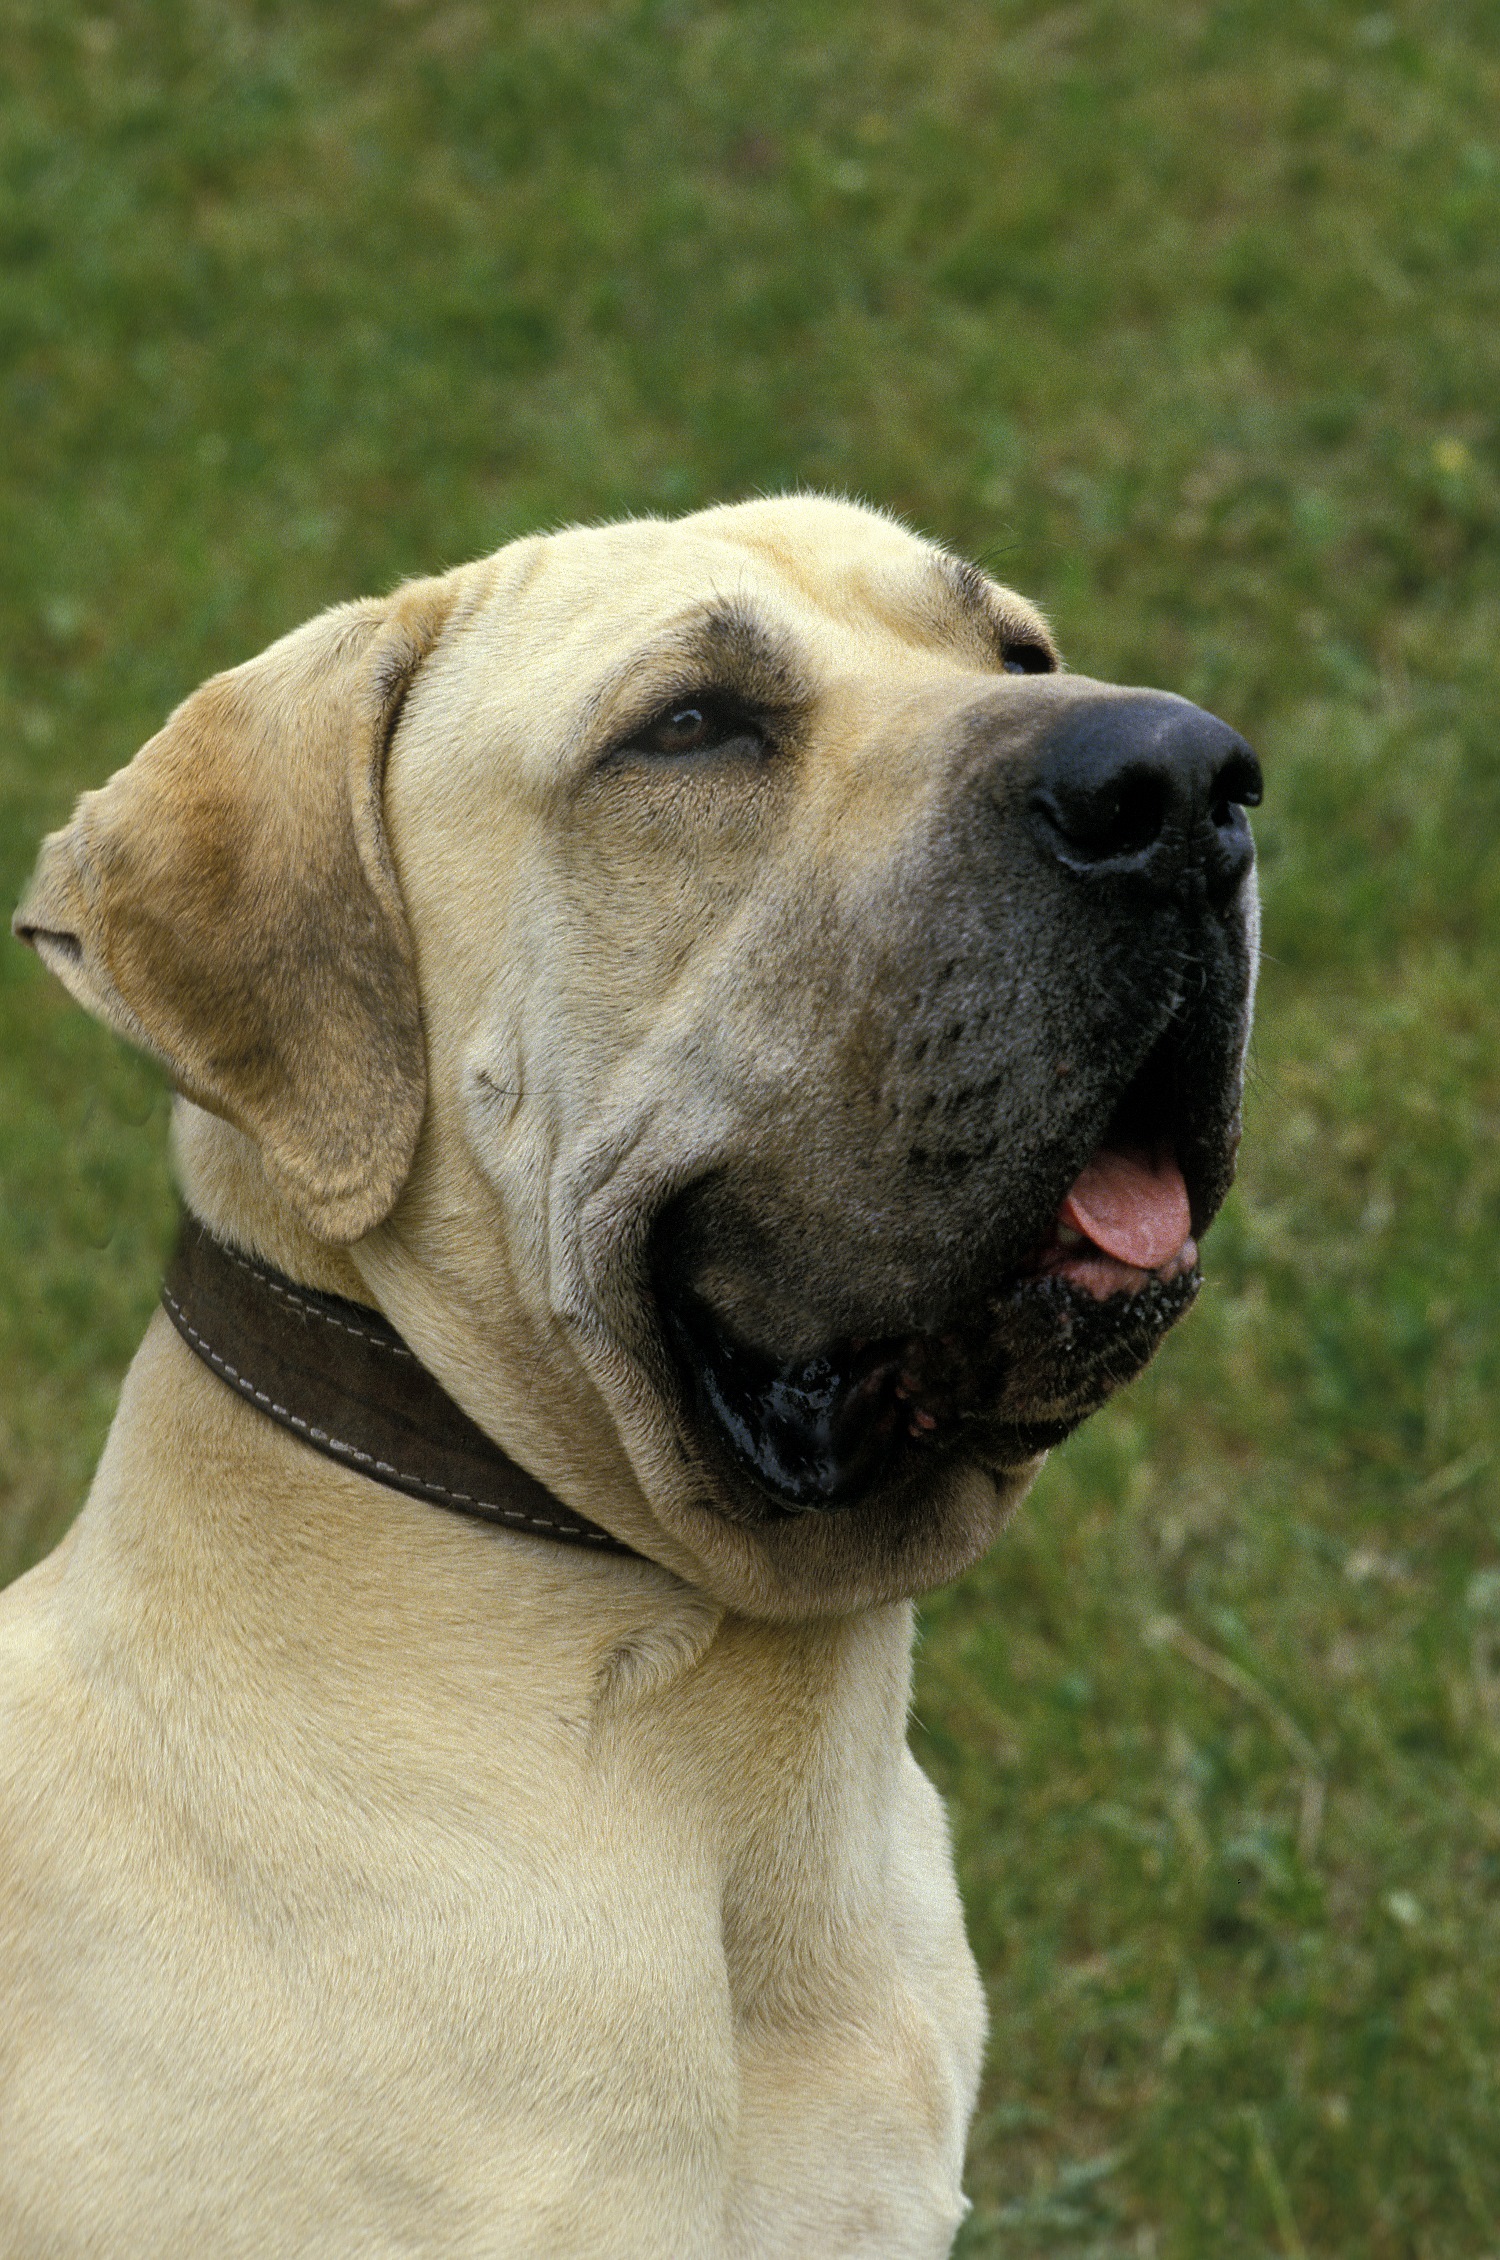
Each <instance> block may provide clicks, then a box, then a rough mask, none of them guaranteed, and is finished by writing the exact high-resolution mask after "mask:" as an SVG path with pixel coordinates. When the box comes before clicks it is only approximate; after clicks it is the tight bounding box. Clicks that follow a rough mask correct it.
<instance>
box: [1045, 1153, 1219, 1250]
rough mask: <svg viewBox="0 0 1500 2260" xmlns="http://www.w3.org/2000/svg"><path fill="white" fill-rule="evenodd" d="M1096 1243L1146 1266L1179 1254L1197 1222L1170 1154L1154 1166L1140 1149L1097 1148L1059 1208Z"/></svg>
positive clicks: (1064, 1219) (1064, 1218) (1063, 1220)
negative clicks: (1120, 1151)
mask: <svg viewBox="0 0 1500 2260" xmlns="http://www.w3.org/2000/svg"><path fill="white" fill-rule="evenodd" d="M1057 1220H1058V1222H1059V1224H1071V1225H1072V1227H1073V1229H1074V1231H1075V1232H1081V1233H1083V1235H1084V1237H1085V1238H1086V1239H1089V1240H1092V1241H1093V1243H1094V1245H1095V1247H1096V1248H1102V1249H1103V1250H1104V1253H1105V1254H1106V1255H1107V1256H1115V1257H1117V1258H1118V1260H1119V1261H1120V1262H1121V1263H1130V1264H1134V1265H1135V1266H1136V1267H1137V1269H1138V1270H1141V1271H1155V1269H1156V1267H1157V1265H1158V1264H1163V1263H1165V1262H1166V1261H1167V1259H1168V1257H1169V1256H1175V1255H1176V1253H1177V1251H1178V1249H1179V1248H1180V1247H1181V1246H1182V1243H1183V1241H1184V1240H1185V1239H1186V1238H1187V1236H1188V1233H1189V1231H1190V1230H1191V1228H1192V1218H1191V1216H1190V1215H1189V1213H1188V1197H1187V1187H1186V1185H1184V1183H1183V1182H1182V1171H1181V1170H1180V1169H1179V1168H1178V1166H1177V1164H1176V1162H1175V1161H1173V1160H1172V1159H1171V1157H1170V1156H1168V1158H1167V1159H1166V1160H1165V1161H1163V1162H1159V1163H1158V1164H1157V1165H1156V1166H1155V1167H1154V1168H1153V1167H1152V1165H1151V1164H1150V1163H1149V1162H1148V1161H1146V1159H1145V1158H1144V1156H1142V1155H1140V1154H1117V1153H1111V1152H1110V1151H1109V1150H1108V1148H1107V1147H1106V1148H1104V1149H1102V1150H1101V1151H1100V1152H1099V1153H1096V1154H1095V1156H1094V1158H1093V1160H1092V1161H1091V1162H1090V1163H1089V1165H1088V1168H1087V1169H1086V1170H1085V1171H1084V1172H1083V1175H1082V1176H1081V1177H1080V1178H1079V1180H1078V1182H1077V1184H1076V1185H1075V1186H1074V1187H1073V1190H1072V1192H1071V1193H1069V1195H1068V1197H1067V1199H1066V1200H1065V1201H1064V1202H1063V1205H1062V1207H1061V1208H1060V1209H1059V1210H1058V1212H1057Z"/></svg>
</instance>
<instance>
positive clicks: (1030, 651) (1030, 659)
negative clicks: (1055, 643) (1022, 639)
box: [1000, 643, 1054, 675]
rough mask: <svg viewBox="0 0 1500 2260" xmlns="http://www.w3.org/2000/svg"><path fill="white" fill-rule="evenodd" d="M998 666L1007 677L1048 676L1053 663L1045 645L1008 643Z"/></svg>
mask: <svg viewBox="0 0 1500 2260" xmlns="http://www.w3.org/2000/svg"><path fill="white" fill-rule="evenodd" d="M1000 664H1001V666H1002V667H1003V668H1004V670H1005V672H1006V674H1007V675H1050V674H1051V673H1052V671H1053V664H1054V662H1053V658H1052V654H1051V652H1050V651H1048V650H1047V648H1046V646H1045V644H1039V643H1008V644H1007V645H1006V647H1005V650H1004V652H1003V653H1002V655H1001V660H1000Z"/></svg>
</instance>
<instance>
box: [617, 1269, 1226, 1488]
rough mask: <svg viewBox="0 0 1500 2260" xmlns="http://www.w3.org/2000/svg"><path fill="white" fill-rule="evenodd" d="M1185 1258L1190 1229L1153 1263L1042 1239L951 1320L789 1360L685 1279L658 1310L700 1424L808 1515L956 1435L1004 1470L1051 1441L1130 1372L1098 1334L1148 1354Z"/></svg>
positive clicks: (1190, 1276)
mask: <svg viewBox="0 0 1500 2260" xmlns="http://www.w3.org/2000/svg"><path fill="white" fill-rule="evenodd" d="M1196 1265H1197V1248H1196V1246H1195V1244H1194V1243H1193V1242H1192V1241H1191V1240H1189V1241H1187V1242H1186V1243H1185V1245H1184V1247H1183V1248H1181V1249H1179V1250H1178V1251H1177V1253H1176V1255H1175V1256H1174V1257H1173V1258H1172V1259H1171V1261H1170V1262H1169V1263H1166V1264H1163V1265H1161V1266H1159V1267H1157V1269H1156V1270H1154V1271H1152V1272H1146V1271H1142V1270H1139V1269H1137V1268H1134V1267H1131V1266H1129V1265H1126V1264H1123V1263H1120V1262H1119V1261H1118V1260H1117V1259H1115V1258H1112V1257H1109V1256H1107V1255H1105V1254H1104V1253H1102V1252H1101V1251H1099V1250H1096V1249H1092V1248H1089V1249H1087V1252H1082V1251H1079V1250H1068V1249H1067V1248H1065V1247H1064V1246H1062V1245H1061V1244H1060V1243H1057V1244H1053V1243H1049V1244H1048V1246H1047V1247H1046V1248H1044V1249H1042V1250H1040V1251H1038V1254H1037V1256H1036V1258H1034V1259H1033V1260H1032V1261H1031V1262H1030V1263H1028V1264H1026V1265H1023V1266H1021V1267H1019V1268H1018V1269H1017V1270H1016V1271H1014V1272H1012V1273H1011V1274H1009V1275H1008V1276H1007V1277H1005V1278H1004V1279H1002V1280H1001V1281H1000V1282H998V1283H997V1284H996V1285H994V1286H993V1287H992V1288H991V1290H990V1292H989V1294H988V1295H986V1296H985V1297H984V1298H983V1299H982V1302H981V1303H980V1304H979V1305H978V1306H977V1307H976V1308H975V1309H974V1310H973V1312H972V1313H971V1314H970V1315H969V1317H968V1318H966V1319H965V1321H964V1322H963V1323H961V1324H960V1325H956V1326H954V1327H952V1328H949V1329H945V1330H944V1331H942V1332H941V1333H936V1334H908V1335H902V1336H889V1337H885V1338H883V1339H878V1340H872V1339H870V1338H868V1337H864V1336H851V1337H849V1338H848V1339H847V1340H845V1341H842V1342H839V1343H835V1344H831V1345H830V1346H829V1347H828V1348H827V1349H825V1350H823V1351H822V1352H819V1353H817V1354H814V1355H812V1356H807V1357H793V1358H789V1359H778V1358H777V1357H776V1356H775V1355H774V1354H773V1353H768V1352H766V1351H763V1350H758V1349H755V1348H753V1347H752V1346H751V1345H749V1344H748V1343H746V1342H744V1341H742V1340H741V1339H740V1338H739V1337H738V1336H736V1335H735V1333H734V1332H733V1330H732V1329H731V1328H730V1327H729V1326H728V1325H727V1324H726V1323H725V1322H724V1321H723V1320H722V1319H721V1318H720V1317H719V1315H718V1314H717V1313H716V1312H715V1311H714V1310H713V1308H712V1307H711V1306H710V1305H709V1304H708V1303H707V1301H705V1300H704V1299H703V1298H702V1297H701V1296H699V1295H696V1294H695V1293H694V1292H693V1291H692V1290H691V1289H678V1290H677V1291H676V1292H671V1291H668V1292H663V1293H660V1294H659V1296H658V1307H659V1310H660V1313H661V1319H662V1325H663V1332H664V1335H665V1337H666V1339H667V1341H668V1343H669V1346H670V1348H671V1349H672V1351H673V1352H674V1353H675V1362H676V1364H677V1367H678V1370H679V1373H680V1374H681V1376H682V1378H683V1380H684V1381H685V1383H686V1385H687V1394H688V1397H689V1399H690V1401H691V1403H692V1405H693V1407H694V1409H695V1410H696V1413H697V1419H698V1425H699V1426H700V1427H701V1428H703V1429H706V1430H707V1431H708V1433H709V1435H710V1436H711V1437H713V1438H714V1439H716V1440H717V1443H718V1445H719V1447H720V1449H721V1450H722V1451H723V1452H724V1453H725V1454H726V1455H727V1457H728V1459H729V1460H730V1462H731V1463H732V1465H733V1466H734V1467H735V1468H736V1469H737V1470H738V1471H739V1473H740V1474H741V1475H742V1476H747V1477H748V1478H749V1479H750V1481H751V1483H752V1484H753V1485H754V1487H755V1493H756V1496H757V1497H758V1498H759V1499H761V1500H763V1501H764V1502H766V1504H767V1505H768V1506H769V1508H770V1510H771V1511H772V1512H773V1513H779V1514H783V1515H784V1514H803V1513H807V1512H809V1511H822V1512H826V1511H829V1510H833V1509H844V1508H850V1507H855V1506H858V1505H859V1504H861V1503H862V1502H863V1501H864V1500H865V1499H866V1498H868V1497H869V1495H870V1494H871V1493H872V1492H873V1491H874V1490H875V1489H877V1487H879V1486H881V1485H882V1484H883V1483H884V1482H885V1480H886V1479H887V1478H888V1477H889V1476H891V1475H892V1473H893V1472H895V1471H896V1470H897V1468H898V1467H899V1466H901V1465H902V1464H903V1463H904V1464H905V1465H906V1466H907V1467H908V1468H915V1467H919V1466H920V1464H921V1463H922V1462H923V1461H924V1460H925V1461H930V1460H932V1459H933V1458H934V1457H948V1456H951V1455H952V1454H953V1453H954V1452H955V1451H961V1450H963V1449H964V1448H965V1447H966V1446H973V1447H976V1449H975V1456H976V1457H977V1458H980V1459H981V1460H983V1461H986V1462H988V1463H989V1464H999V1463H1002V1462H1003V1463H1004V1464H1005V1465H1007V1466H1010V1465H1019V1464H1020V1463H1021V1462H1022V1461H1024V1460H1026V1459H1028V1458H1032V1457H1034V1456H1035V1455H1036V1453H1038V1452H1041V1451H1045V1450H1048V1449H1050V1448H1051V1446H1052V1445H1053V1444H1056V1443H1058V1442H1060V1441H1061V1440H1062V1438H1063V1437H1064V1436H1066V1435H1068V1434H1069V1433H1070V1431H1071V1430H1072V1429H1073V1428H1075V1427H1076V1426H1077V1425H1078V1423H1079V1422H1080V1421H1081V1420H1083V1419H1085V1418H1086V1417H1087V1416H1088V1414H1090V1413H1091V1412H1094V1411H1096V1410H1097V1409H1098V1406H1099V1405H1100V1404H1102V1403H1103V1402H1104V1400H1105V1398H1106V1397H1107V1396H1109V1395H1110V1394H1111V1393H1112V1391H1113V1389H1114V1387H1115V1386H1116V1385H1117V1384H1118V1382H1119V1381H1120V1380H1122V1379H1124V1378H1127V1376H1126V1375H1124V1374H1122V1373H1121V1371H1120V1360H1119V1357H1118V1354H1117V1353H1116V1354H1112V1355H1111V1354H1105V1351H1104V1350H1102V1349H1101V1338H1102V1341H1103V1343H1104V1344H1105V1345H1106V1346H1107V1347H1112V1346H1113V1345H1114V1344H1115V1343H1116V1342H1117V1341H1118V1338H1119V1336H1120V1335H1121V1333H1122V1332H1124V1331H1126V1330H1129V1329H1131V1328H1133V1331H1134V1335H1135V1338H1136V1339H1135V1347H1134V1350H1133V1351H1132V1353H1131V1370H1132V1371H1133V1370H1135V1369H1136V1367H1138V1366H1139V1365H1141V1364H1144V1363H1145V1362H1146V1359H1147V1358H1148V1357H1149V1356H1150V1354H1151V1352H1152V1351H1153V1350H1154V1349H1155V1347H1156V1344H1157V1342H1158V1341H1159V1340H1160V1339H1161V1337H1162V1335H1164V1334H1165V1332H1166V1331H1167V1328H1168V1327H1169V1326H1170V1325H1171V1324H1172V1322H1173V1320H1174V1319H1175V1318H1176V1317H1177V1316H1178V1315H1179V1314H1180V1311H1181V1310H1182V1309H1184V1308H1186V1305H1187V1303H1188V1302H1190V1301H1191V1300H1192V1297H1193V1294H1194V1293H1195V1292H1196ZM1106 1303H1108V1304H1116V1305H1118V1306H1119V1307H1118V1309H1117V1310H1114V1311H1102V1310H1101V1309H1100V1307H1099V1306H1100V1305H1101V1304H1106ZM1013 1336H1014V1337H1016V1338H1015V1339H1012V1337H1013ZM1039 1340H1040V1341H1042V1342H1044V1343H1045V1344H1046V1345H1048V1348H1047V1351H1046V1353H1045V1354H1044V1355H1042V1356H1041V1357H1039V1356H1038V1341H1039ZM1079 1341H1082V1342H1083V1343H1084V1344H1085V1345H1086V1354H1085V1355H1084V1356H1083V1357H1082V1359H1081V1360H1080V1359H1079V1358H1078V1357H1077V1356H1076V1355H1074V1354H1072V1353H1073V1349H1074V1345H1075V1344H1076V1343H1077V1342H1079ZM1070 1366H1072V1367H1073V1368H1074V1370H1073V1371H1072V1372H1071V1373H1069V1371H1068V1368H1069V1367H1070ZM1018 1388H1019V1394H1020V1398H1021V1401H1020V1402H1019V1403H1016V1402H1012V1401H1010V1400H1013V1399H1014V1398H1015V1397H1016V1395H1017V1393H1018Z"/></svg>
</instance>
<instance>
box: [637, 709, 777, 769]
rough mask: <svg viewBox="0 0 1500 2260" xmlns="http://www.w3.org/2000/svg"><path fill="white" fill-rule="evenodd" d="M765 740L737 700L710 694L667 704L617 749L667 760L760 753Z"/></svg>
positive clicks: (753, 719) (764, 746) (763, 748)
mask: <svg viewBox="0 0 1500 2260" xmlns="http://www.w3.org/2000/svg"><path fill="white" fill-rule="evenodd" d="M768 743H769V740H768V738H767V736H766V732H765V730H764V729H763V728H762V726H761V724H760V723H759V722H757V721H756V720H755V718H754V716H753V715H751V714H748V713H746V711H745V709H744V707H743V706H741V705H740V703H739V701H738V700H737V699H732V698H728V697H725V696H722V695H720V696H714V695H712V694H709V693H707V692H705V693H704V694H703V695H702V696H701V697H698V698H688V699H684V700H683V701H682V703H681V705H680V706H678V705H674V706H669V707H667V708H666V709H665V710H664V712H662V713H660V714H658V715H657V717H656V719H655V721H653V722H648V723H647V724H646V727H645V728H644V729H643V730H640V731H638V732H637V734H636V735H635V736H634V737H633V738H631V739H630V741H629V743H628V744H627V745H624V746H622V747H621V748H620V749H619V750H620V751H621V752H622V753H653V754H657V755H665V756H666V757H667V758H668V759H671V758H672V757H673V756H678V757H680V756H682V755H685V754H693V753H718V752H720V751H723V752H725V753H729V752H734V753H764V752H765V751H766V748H767V745H768Z"/></svg>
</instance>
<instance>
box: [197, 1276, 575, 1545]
mask: <svg viewBox="0 0 1500 2260" xmlns="http://www.w3.org/2000/svg"><path fill="white" fill-rule="evenodd" d="M245 1268H246V1270H250V1269H252V1268H253V1267H252V1266H250V1265H248V1264H247V1265H246V1266H245ZM258 1276H260V1277H264V1273H261V1274H258ZM270 1284H272V1282H270V1281H267V1285H270ZM161 1292H162V1300H163V1301H164V1302H165V1303H166V1304H167V1306H168V1308H169V1309H170V1310H171V1311H172V1313H173V1315H174V1318H175V1321H176V1323H177V1324H178V1325H179V1326H180V1327H181V1328H182V1330H183V1332H184V1333H185V1334H186V1335H188V1336H189V1337H190V1339H191V1340H192V1341H193V1342H194V1343H196V1345H197V1347H198V1351H199V1354H200V1355H201V1356H203V1357H205V1358H206V1359H207V1360H208V1362H209V1364H210V1365H211V1366H213V1368H214V1369H215V1371H216V1372H218V1373H222V1374H223V1376H224V1379H225V1380H226V1381H228V1382H229V1383H230V1384H231V1385H232V1386H233V1387H234V1388H236V1389H238V1390H239V1392H240V1394H241V1395H242V1396H245V1397H251V1398H253V1399H254V1401H255V1403H256V1404H258V1405H263V1406H264V1407H265V1409H266V1411H267V1412H268V1413H270V1414H271V1415H272V1416H273V1417H274V1418H275V1419H277V1420H284V1421H286V1422H287V1423H288V1424H289V1425H290V1426H291V1427H293V1428H296V1429H300V1430H301V1432H302V1434H303V1435H304V1436H306V1437H307V1438H308V1439H309V1441H310V1442H312V1443H315V1444H320V1445H326V1446H327V1448H328V1450H329V1451H330V1452H337V1453H339V1454H340V1455H341V1457H343V1458H346V1459H351V1460H358V1461H359V1462H360V1464H361V1465H362V1466H364V1467H368V1468H370V1469H372V1470H373V1472H374V1473H375V1474H376V1475H377V1476H386V1477H389V1476H393V1475H394V1476H397V1477H399V1479H400V1481H401V1482H403V1483H414V1484H416V1486H417V1488H418V1489H419V1490H421V1491H428V1492H430V1493H431V1494H432V1496H433V1497H434V1498H435V1499H445V1500H447V1502H448V1504H449V1505H450V1506H455V1507H465V1508H468V1509H469V1510H470V1511H471V1512H477V1513H480V1514H492V1515H498V1516H499V1518H500V1520H501V1521H502V1522H508V1523H518V1524H522V1525H524V1526H525V1527H526V1528H527V1529H530V1530H559V1531H564V1532H566V1533H567V1535H568V1536H569V1537H572V1538H581V1539H583V1540H584V1542H585V1543H586V1544H587V1545H590V1546H610V1545H613V1544H614V1543H615V1541H614V1540H613V1539H612V1538H611V1537H610V1536H609V1533H608V1532H607V1531H603V1530H585V1529H584V1528H583V1526H582V1525H581V1524H580V1523H576V1522H555V1521H549V1520H548V1518H547V1517H546V1516H545V1515H529V1514H527V1513H526V1511H525V1509H524V1508H522V1507H502V1506H501V1505H500V1503H499V1501H498V1500H495V1499H474V1498H471V1497H470V1496H469V1494H468V1492H467V1491H449V1490H447V1489H446V1488H445V1487H444V1485H443V1484H441V1483H429V1482H428V1481H427V1479H426V1477H425V1476H421V1475H408V1474H407V1473H406V1472H405V1470H404V1469H402V1468H399V1467H392V1466H391V1464H390V1462H389V1461H388V1460H372V1458H371V1457H370V1454H369V1453H368V1452H362V1451H361V1450H360V1449H359V1446H358V1445H357V1444H344V1443H341V1442H340V1441H339V1439H338V1437H336V1436H330V1435H329V1434H328V1432H327V1431H326V1429H322V1428H312V1427H310V1426H309V1425H308V1423H307V1422H306V1421H305V1420H299V1419H298V1418H297V1415H296V1414H295V1413H294V1412H290V1411H288V1409H287V1407H286V1406H285V1405H278V1404H277V1403H276V1401H275V1399H274V1398H272V1397H268V1396H267V1395H266V1393H265V1391H264V1390H263V1389H257V1388H256V1386H255V1383H254V1382H253V1381H251V1380H250V1379H249V1377H248V1376H247V1375H246V1374H243V1373H241V1372H240V1371H239V1369H238V1368H237V1367H236V1366H232V1365H231V1364H230V1363H229V1361H228V1360H227V1358H221V1357H220V1356H219V1353H218V1351H217V1350H216V1349H214V1347H213V1346H212V1344H211V1343H209V1342H207V1341H205V1339H204V1337H203V1336H202V1335H201V1334H200V1333H199V1332H198V1329H197V1327H196V1326H194V1325H193V1323H192V1321H191V1319H190V1318H189V1317H188V1314H187V1312H186V1311H185V1310H184V1309H183V1307H182V1305H181V1303H179V1302H178V1300H177V1297H176V1296H175V1295H174V1294H173V1293H172V1290H171V1288H170V1287H166V1286H164V1287H163V1288H162V1291H161ZM287 1299H288V1301H291V1300H293V1299H294V1298H292V1297H290V1296H289V1297H288V1298H287ZM315 1315H317V1316H320V1317H321V1316H322V1313H321V1312H319V1313H317V1314H315ZM329 1323H330V1325H333V1326H337V1324H338V1323H339V1322H338V1320H337V1319H331V1320H330V1321H329ZM346 1332H348V1333H351V1334H352V1333H353V1332H354V1329H353V1327H349V1328H347V1329H346ZM402 1355H403V1356H404V1357H410V1356H411V1352H410V1350H403V1352H402Z"/></svg>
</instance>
